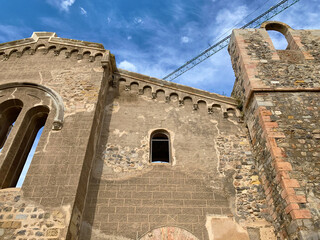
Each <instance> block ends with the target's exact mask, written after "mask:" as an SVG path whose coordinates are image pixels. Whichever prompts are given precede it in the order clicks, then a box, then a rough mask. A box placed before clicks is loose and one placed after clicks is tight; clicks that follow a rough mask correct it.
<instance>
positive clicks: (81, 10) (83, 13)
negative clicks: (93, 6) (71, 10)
mask: <svg viewBox="0 0 320 240" xmlns="http://www.w3.org/2000/svg"><path fill="white" fill-rule="evenodd" d="M80 12H81V14H82V15H85V16H87V11H86V10H85V9H84V8H83V7H80Z"/></svg>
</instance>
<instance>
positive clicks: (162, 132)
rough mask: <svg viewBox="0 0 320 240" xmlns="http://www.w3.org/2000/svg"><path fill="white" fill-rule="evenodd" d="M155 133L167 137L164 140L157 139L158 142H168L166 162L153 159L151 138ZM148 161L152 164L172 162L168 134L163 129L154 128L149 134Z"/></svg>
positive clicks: (152, 140)
mask: <svg viewBox="0 0 320 240" xmlns="http://www.w3.org/2000/svg"><path fill="white" fill-rule="evenodd" d="M157 134H163V135H165V136H166V137H167V139H165V140H160V139H159V140H158V142H161V141H166V142H168V162H167V161H153V142H155V141H154V139H153V138H154V136H155V135H157ZM150 163H152V164H172V156H171V139H170V134H169V132H168V131H166V130H164V129H158V130H155V131H153V132H152V133H151V134H150Z"/></svg>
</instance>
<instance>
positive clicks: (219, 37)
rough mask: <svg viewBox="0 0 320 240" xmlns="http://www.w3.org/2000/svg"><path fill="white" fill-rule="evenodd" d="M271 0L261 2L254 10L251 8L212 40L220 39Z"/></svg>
mask: <svg viewBox="0 0 320 240" xmlns="http://www.w3.org/2000/svg"><path fill="white" fill-rule="evenodd" d="M270 1H271V0H267V1H266V2H265V3H263V4H262V5H260V6H259V7H257V8H256V9H255V10H253V11H252V12H251V13H249V14H248V15H247V16H246V17H244V18H242V19H241V20H240V21H238V22H237V23H236V24H234V25H233V26H232V27H231V28H229V29H228V30H226V31H225V32H224V33H223V34H221V35H220V36H218V37H216V38H215V39H214V40H213V41H214V42H215V41H218V40H220V39H221V38H222V37H223V36H225V35H226V34H228V33H229V32H230V31H231V30H232V29H234V28H236V27H237V26H238V25H239V24H241V23H242V22H243V21H244V20H245V19H247V18H248V17H250V16H251V15H252V14H254V13H255V12H256V11H258V10H259V9H261V8H262V7H264V6H266V4H267V3H268V2H270Z"/></svg>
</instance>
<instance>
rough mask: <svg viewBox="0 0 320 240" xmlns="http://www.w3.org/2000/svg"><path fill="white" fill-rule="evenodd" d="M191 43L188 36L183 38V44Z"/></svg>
mask: <svg viewBox="0 0 320 240" xmlns="http://www.w3.org/2000/svg"><path fill="white" fill-rule="evenodd" d="M189 41H190V39H189V38H188V37H187V36H183V37H182V38H181V42H182V43H188V42H189Z"/></svg>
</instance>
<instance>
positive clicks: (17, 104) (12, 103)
mask: <svg viewBox="0 0 320 240" xmlns="http://www.w3.org/2000/svg"><path fill="white" fill-rule="evenodd" d="M22 106H23V103H22V102H21V101H20V100H18V99H12V100H8V101H5V102H3V103H2V104H0V151H1V150H2V148H3V146H4V144H5V142H6V140H7V138H8V136H9V134H10V132H11V129H12V127H13V125H14V123H15V121H16V120H17V118H18V116H19V114H20V112H21V109H22Z"/></svg>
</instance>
